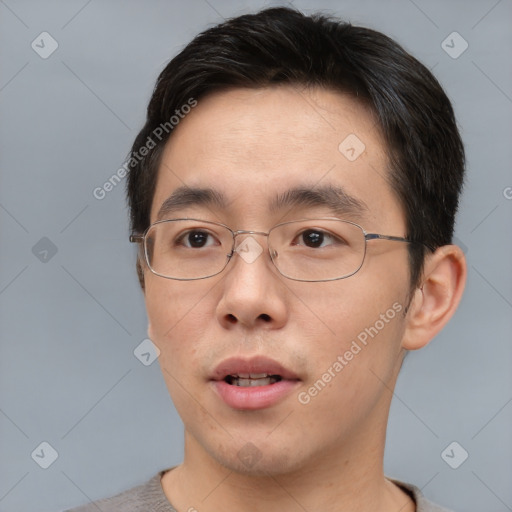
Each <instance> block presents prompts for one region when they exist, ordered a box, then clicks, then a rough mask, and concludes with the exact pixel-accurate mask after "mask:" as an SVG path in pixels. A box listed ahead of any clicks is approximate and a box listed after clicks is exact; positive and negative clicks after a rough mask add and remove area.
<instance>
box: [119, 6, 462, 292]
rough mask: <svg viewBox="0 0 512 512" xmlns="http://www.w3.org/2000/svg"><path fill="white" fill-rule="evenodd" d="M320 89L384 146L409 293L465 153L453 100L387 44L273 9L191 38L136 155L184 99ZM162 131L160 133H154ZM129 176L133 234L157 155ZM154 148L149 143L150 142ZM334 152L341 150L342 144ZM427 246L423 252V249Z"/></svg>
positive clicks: (436, 238) (160, 86) (447, 208)
mask: <svg viewBox="0 0 512 512" xmlns="http://www.w3.org/2000/svg"><path fill="white" fill-rule="evenodd" d="M277 84H290V85H298V86H320V87H324V88H328V89H330V90H335V91H339V92H341V93H344V94H349V95H350V96H352V97H353V98H354V99H355V100H356V101H359V102H361V104H364V105H365V106H366V107H368V108H369V109H370V111H371V112H372V113H373V115H374V117H375V119H376V122H377V124H378V126H379V127H380V131H381V133H382V136H383V138H384V141H385V143H386V145H387V147H386V150H387V156H388V162H389V172H388V173H387V174H388V179H389V183H390V186H391V188H392V189H393V190H394V191H395V193H396V195H397V197H398V198H399V200H400V202H401V206H402V207H403V210H404V212H405V217H406V229H407V233H406V236H407V237H408V238H409V239H411V240H415V241H418V242H421V243H418V244H409V260H410V281H411V290H412V289H413V288H414V287H415V286H416V285H417V284H418V283H419V280H420V278H421V273H422V268H423V262H424V258H425V254H426V251H427V250H428V249H427V246H428V247H430V248H432V249H435V248H437V247H439V246H442V245H446V244H450V243H451V241H452V236H453V229H454V222H455V214H456V211H457V207H458V201H459V195H460V192H461V189H462V185H463V178H464V167H465V157H464V147H463V143H462V140H461V137H460V134H459V131H458V129H457V124H456V120H455V116H454V112H453V108H452V105H451V103H450V100H449V99H448V97H447V96H446V94H445V92H444V91H443V89H442V87H441V85H440V84H439V82H438V81H437V80H436V78H435V77H434V76H433V75H432V73H431V72H430V71H429V70H428V69H427V68H426V67H425V66H424V65H423V64H421V63H420V62H419V61H418V60H417V59H415V58H414V57H413V56H411V55H410V54H409V53H407V52H406V51H405V50H404V49H403V48H402V47H401V46H400V45H399V44H397V43H396V42H395V41H393V40H392V39H391V38H389V37H388V36H386V35H384V34H382V33H380V32H378V31H375V30H372V29H369V28H365V27H358V26H353V25H351V24H350V23H346V22H343V21H341V20H339V19H337V18H333V17H329V16H326V15H323V14H313V15H309V16H307V15H304V14H302V13H301V12H299V11H296V10H294V9H290V8H284V7H281V8H270V9H265V10H262V11H260V12H258V13H256V14H246V15H242V16H238V17H235V18H232V19H229V20H227V21H225V22H223V23H221V24H219V25H217V26H214V27H212V28H210V29H208V30H205V31H204V32H202V33H201V34H199V35H198V36H197V37H195V38H194V39H193V40H192V41H191V42H190V43H189V44H188V45H187V46H186V47H185V48H184V49H183V50H182V51H181V52H180V53H179V54H178V55H177V56H176V57H174V58H173V59H172V60H171V61H170V62H169V64H167V66H166V67H165V69H164V70H163V71H162V72H161V73H160V75H159V77H158V80H157V82H156V85H155V88H154V91H153V95H152V97H151V100H150V102H149V105H148V109H147V120H146V123H145V125H144V127H143V128H142V130H141V131H140V133H139V134H138V135H137V137H136V139H135V141H134V143H133V147H132V154H133V153H134V152H138V150H139V148H141V147H142V146H143V145H144V144H146V141H147V140H148V137H151V134H152V133H153V132H154V130H155V129H157V128H158V127H159V126H164V125H165V123H167V125H166V126H169V120H170V118H171V117H172V116H173V115H175V113H176V110H178V111H179V110H180V109H181V108H182V106H183V105H187V104H188V103H189V102H190V100H191V99H194V100H195V101H199V102H200V100H201V98H204V97H205V96H206V95H207V94H210V93H214V92H220V91H223V90H228V89H231V88H236V87H241V88H264V87H269V86H273V85H277ZM160 131H162V130H160ZM171 135H172V130H170V129H169V130H167V129H166V130H165V134H163V136H161V137H160V139H161V140H158V142H157V144H156V147H155V148H154V149H152V150H151V152H150V153H149V155H148V156H147V157H145V158H143V159H140V160H137V161H135V160H134V162H133V166H130V167H131V168H130V170H129V177H128V183H127V195H128V202H129V207H130V218H131V230H132V232H133V233H142V232H143V231H144V230H145V229H146V228H147V227H148V226H149V223H150V210H151V205H152V201H153V196H154V191H155V185H156V178H157V172H158V167H159V162H160V157H161V154H162V149H163V147H164V145H165V143H166V142H167V140H168V138H169V137H170V136H171ZM153 138H154V137H153ZM340 142H341V141H340ZM422 244H425V245H422ZM138 268H139V277H140V278H141V284H142V285H143V280H142V272H141V268H140V264H139V267H138Z"/></svg>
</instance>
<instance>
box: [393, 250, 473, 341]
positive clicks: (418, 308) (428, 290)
mask: <svg viewBox="0 0 512 512" xmlns="http://www.w3.org/2000/svg"><path fill="white" fill-rule="evenodd" d="M466 275H467V268H466V258H465V257H464V253H463V252H462V250H461V249H460V247H458V246H456V245H444V246H442V247H439V248H438V249H437V250H436V251H435V253H433V254H431V255H430V256H427V259H426V261H425V265H424V269H423V274H422V279H421V286H420V287H419V288H417V289H416V290H415V292H414V295H413V298H412V300H411V304H410V307H409V310H408V312H407V316H406V324H405V332H404V335H403V337H402V347H403V348H404V349H406V350H417V349H419V348H422V347H424V346H425V345H427V344H428V343H429V341H430V340H432V338H434V336H436V334H437V333H438V332H439V331H441V329H442V328H443V327H444V326H445V325H446V324H447V323H448V321H449V320H450V318H451V317H452V316H453V314H454V313H455V310H456V309H457V306H458V305H459V302H460V299H461V297H462V292H463V291H464V285H465V283H466Z"/></svg>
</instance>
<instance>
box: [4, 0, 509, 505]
mask: <svg viewBox="0 0 512 512" xmlns="http://www.w3.org/2000/svg"><path fill="white" fill-rule="evenodd" d="M264 5H275V3H269V2H266V3H265V2H264V1H251V2H248V1H245V2H240V1H235V0H208V1H206V0H190V1H188V2H172V1H163V0H160V1H157V0H151V1H148V2H136V1H134V0H130V1H120V0H119V1H113V0H111V1H103V2H100V1H99V0H92V1H86V0H73V1H70V0H66V1H64V0H54V1H45V2H42V1H36V0H25V1H24V0H19V1H15V0H3V1H0V48H1V49H2V54H1V61H0V66H1V67H0V108H1V111H0V130H1V133H0V141H1V142H0V144H1V147H0V159H1V187H0V223H1V225H0V230H1V231H0V232H1V236H2V241H1V244H0V262H1V267H0V326H1V333H2V338H1V357H0V432H1V442H0V511H1V512H4V511H9V512H21V511H43V512H44V511H48V512H50V511H57V510H61V509H64V508H66V507H70V506H72V505H78V504H80V503H85V502H87V501H88V500H89V499H97V498H99V497H103V496H106V495H112V494H114V493H117V492H119V491H121V490H123V489H126V488H128V487H129V486H132V485H135V484H137V483H141V482H142V481H145V480H146V479H148V478H150V477H151V476H152V475H153V474H155V473H156V471H158V470H160V469H163V468H165V467H169V466H171V465H173V464H176V463H178V462H179V461H180V460H181V457H182V426H181V423H180V420H179V418H178V416H177V414H176V412H175V411H174V409H173V406H172V403H171V400H170V398H169V397H168V394H167V390H166V388H165V385H164V382H163V379H162V377H161V375H160V371H159V368H158V364H157V363H154V364H152V365H151V366H144V365H143V364H141V362H139V360H138V359H137V358H136V357H135V356H134V354H133V351H134V349H135V348H136V347H137V346H138V345H139V343H141V341H142V340H143V339H144V338H146V317H145V310H144V304H143V299H142V294H141V292H140V290H139V287H138V283H137V280H136V275H135V271H134V259H135V253H134V247H132V246H131V244H129V243H128V240H127V235H128V223H127V210H126V207H125V203H124V188H123V187H124V183H122V184H121V185H119V186H117V187H116V188H115V189H114V190H113V191H111V192H110V193H108V194H107V195H106V197H105V199H103V200H102V201H99V200H97V199H95V198H94V197H93V195H92V191H93V189H94V188H95V187H98V186H101V185H102V184H103V183H104V182H105V181H106V180H107V179H108V178H109V177H110V176H111V175H112V174H114V173H115V172H116V170H117V169H118V168H119V166H120V165H121V164H122V162H123V160H124V157H125V155H126V154H127V152H128V150H129V148H130V145H131V142H132V140H133V138H134V137H135V135H136V133H137V131H138V129H140V127H141V125H142V122H143V119H144V112H145V107H146V104H147V101H148V99H149V95H150V93H151V90H152V87H153V84H154V80H155V78H156V76H157V73H158V72H159V71H160V70H161V69H162V67H163V66H164V64H165V63H166V62H167V61H168V59H170V58H171V57H172V56H173V55H175V54H176V53H177V52H178V51H179V50H180V49H181V48H182V47H183V45H185V44H186V43H187V42H188V41H189V40H190V39H191V38H192V37H193V36H194V35H195V34H196V33H197V32H199V31H200V30H203V29H204V28H206V27H207V26H209V25H211V24H214V23H217V22H219V21H221V20H222V18H223V17H229V16H233V15H236V14H241V13H243V12H248V11H251V10H256V9H258V8H260V7H263V6H264ZM294 5H295V6H297V7H299V8H301V9H302V10H304V11H306V12H307V11H312V10H325V11H328V12H331V13H334V14H338V15H339V16H342V17H344V18H345V19H348V20H350V21H352V22H353V23H356V24H358V23H360V24H364V25H367V26H370V27H373V28H376V29H378V30H381V31H383V32H385V33H387V34H389V35H391V36H392V37H394V38H396V39H397V40H398V41H399V42H400V43H401V44H403V45H404V46H405V47H406V48H407V49H408V50H409V51H411V52H412V53H413V54H414V55H415V56H417V57H418V58H419V59H420V60H422V61H423V62H424V63H425V64H426V65H428V66H429V67H430V68H434V72H435V74H436V75H437V76H438V78H439V79H440V81H441V83H442V84H443V85H444V87H445V88H446V90H447V92H448V94H449V96H450V97H451V98H452V100H453V102H454V106H455V109H456V112H457V115H458V120H459V124H460V127H461V130H462V134H463V137H464V140H465V143H466V147H467V155H468V181H467V186H466V188H465V193H464V196H463V198H462V203H461V211H460V215H459V217H458V224H457V230H456V231H457V239H458V241H459V243H460V244H461V245H462V247H463V248H464V249H465V251H466V255H467V257H468V263H469V278H468V284H467V289H466V293H465V296H464V298H463V300H462V304H461V307H460V309H459V311H458V312H457V314H456V315H455V318H454V319H453V320H452V321H451V322H450V324H449V325H448V327H447V328H446V329H445V330H444V331H443V333H442V334H440V335H439V336H438V337H437V338H436V339H435V340H434V341H433V342H432V343H431V345H430V346H428V347H427V348H426V349H424V350H422V351H419V352H415V353H411V354H410V356H409V358H408V359H407V361H406V363H405V365H404V368H403V371H402V374H401V377H400V379H399V382H398V387H397V389H396V398H395V400H394V402H393V405H392V408H391V418H390V425H389V432H388V444H387V451H386V459H385V466H386V472H387V474H388V475H389V476H392V477H395V478H401V479H404V480H406V481H410V482H413V483H415V484H416V485H418V486H419V487H421V488H422V489H423V492H424V493H425V494H426V495H427V497H429V498H430V499H432V500H434V501H438V502H440V503H442V504H444V505H445V506H448V507H450V508H453V509H455V510H456V511H460V512H462V511H466V512H477V511H479V512H480V511H482V510H485V511H486V512H498V511H500V512H501V511H507V510H512V485H511V481H512V439H511V435H510V432H511V425H512V385H511V380H512V379H511V373H512V372H511V371H510V369H511V366H512V344H511V343H510V332H511V327H512V315H511V307H512V282H511V271H510V262H511V261H512V254H511V252H512V251H511V240H512V238H511V236H510V234H511V223H512V222H511V219H512V216H511V208H512V200H510V198H511V197H512V189H511V188H510V187H512V176H511V173H510V162H511V160H512V159H511V156H512V155H511V151H512V144H511V140H512V139H511V135H512V133H511V132H512V68H511V66H510V62H511V57H512V55H511V54H512V30H511V27H512V2H511V0H501V1H496V0H481V1H476V0H473V1H467V0H466V1H462V0H460V1H421V0H414V1H412V0H396V1H377V0H372V1H369V0H367V1H362V0H357V1H356V0H354V1H340V0H337V1H328V0H323V1H315V2H301V1H299V0H297V1H295V2H294ZM43 31H47V32H49V33H50V34H51V35H52V37H53V38H55V40H56V41H57V42H58V45H59V46H58V49H57V50H56V51H55V52H54V53H53V54H52V55H51V56H50V57H49V58H47V59H42V58H41V57H40V56H39V55H38V54H37V53H36V52H35V51H34V50H33V49H32V48H31V43H32V41H33V40H36V42H37V41H38V40H39V41H40V39H36V38H37V36H38V35H39V34H40V33H41V32H43ZM453 31H457V32H458V33H460V34H461V36H462V37H463V38H464V39H465V40H466V41H467V42H468V44H469V47H468V49H467V50H466V51H465V52H464V53H463V54H462V55H460V56H459V57H458V58H456V59H454V58H452V57H451V56H450V55H448V54H447V53H446V52H445V50H444V49H443V47H442V45H441V43H442V41H443V40H445V38H446V37H447V36H448V35H449V34H450V33H452V32H453ZM449 44H450V45H452V46H454V48H455V50H457V48H459V49H460V48H461V46H459V45H460V44H461V40H455V42H454V43H453V44H452V43H451V42H450V43H449ZM45 47H46V48H48V45H47V44H46V45H45ZM453 51H454V50H453V49H452V52H453ZM43 237H47V238H48V239H50V240H51V242H52V243H53V244H54V245H55V247H56V248H57V253H56V254H55V255H52V252H51V248H50V246H49V244H48V242H47V241H43V242H39V241H40V239H41V238H43ZM38 242H39V245H36V244H37V243H38ZM34 246H36V249H34V252H35V253H36V255H37V256H38V257H36V255H35V254H34V253H33V247H34ZM45 249H46V250H50V252H48V254H47V255H46V261H40V258H42V257H43V256H44V250H45ZM43 441H46V442H48V443H49V444H50V445H51V446H53V448H54V449H55V450H56V451H57V452H58V458H57V459H56V460H55V462H54V463H53V464H52V465H51V466H50V467H49V468H48V469H46V470H45V469H42V468H41V467H39V465H38V464H36V462H35V461H34V460H33V458H32V457H31V453H32V452H33V451H34V450H35V449H36V447H38V446H39V445H40V443H41V442H43ZM452 441H457V442H458V443H459V444H460V445H461V446H462V447H463V448H464V449H465V450H466V451H467V452H468V453H469V458H468V459H467V460H466V461H465V462H464V463H463V464H462V465H461V466H460V467H459V468H458V469H452V468H451V467H449V466H448V465H447V464H446V463H445V461H444V460H443V459H442V457H441V452H442V451H443V450H444V449H445V448H446V447H447V446H448V445H449V444H450V443H451V442H452ZM457 450H459V449H457ZM48 453H49V452H48V451H46V454H45V457H46V456H48ZM454 453H455V458H457V457H459V456H460V451H459V452H457V451H455V452H454Z"/></svg>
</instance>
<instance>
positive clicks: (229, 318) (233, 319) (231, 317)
mask: <svg viewBox="0 0 512 512" xmlns="http://www.w3.org/2000/svg"><path fill="white" fill-rule="evenodd" d="M227 319H228V322H229V323H231V324H236V322H237V320H236V317H235V315H232V314H231V313H229V314H228V315H227Z"/></svg>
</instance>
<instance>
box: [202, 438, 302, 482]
mask: <svg viewBox="0 0 512 512" xmlns="http://www.w3.org/2000/svg"><path fill="white" fill-rule="evenodd" d="M234 446H236V447H237V448H234ZM238 447H239V448H238ZM207 451H208V452H209V454H210V456H211V457H212V458H213V459H215V460H216V462H217V463H219V464H220V465H222V466H224V467H225V468H226V469H228V470H230V471H233V472H235V473H237V474H239V475H246V476H253V477H269V476H278V475H283V474H290V473H293V472H295V471H298V470H300V469H301V468H303V467H304V466H305V465H307V460H306V459H307V457H306V455H305V454H304V453H301V452H299V451H298V450H297V449H296V448H294V447H292V446H283V445H282V444H281V445H272V444H270V443H268V442H261V443H256V442H255V443H253V442H251V441H241V442H237V443H235V442H234V441H233V443H232V444H230V445H229V446H223V447H222V448H221V449H220V450H215V451H213V450H207Z"/></svg>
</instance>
